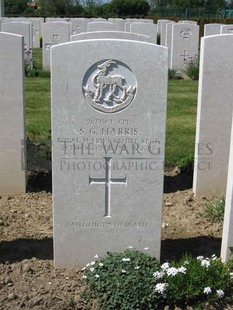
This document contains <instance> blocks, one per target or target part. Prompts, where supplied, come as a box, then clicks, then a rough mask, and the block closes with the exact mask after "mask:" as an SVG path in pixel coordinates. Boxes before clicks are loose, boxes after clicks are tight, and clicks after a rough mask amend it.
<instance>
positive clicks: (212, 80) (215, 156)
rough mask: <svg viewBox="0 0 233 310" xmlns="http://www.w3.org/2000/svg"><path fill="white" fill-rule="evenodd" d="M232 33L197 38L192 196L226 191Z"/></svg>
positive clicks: (231, 93)
mask: <svg viewBox="0 0 233 310" xmlns="http://www.w3.org/2000/svg"><path fill="white" fill-rule="evenodd" d="M232 50H233V35H229V34H228V35H215V36H207V37H203V38H202V39H201V55H200V73H199V93H198V110H197V127H196V128H197V129H196V147H195V148H196V149H195V169H194V181H193V190H194V193H195V195H196V196H202V195H205V196H213V195H215V196H216V195H224V196H225V193H226V182H227V169H228V161H229V147H230V133H231V121H232V98H233V87H232V83H231V81H232V80H233V53H232Z"/></svg>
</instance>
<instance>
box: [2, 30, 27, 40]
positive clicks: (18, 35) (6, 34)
mask: <svg viewBox="0 0 233 310" xmlns="http://www.w3.org/2000/svg"><path fill="white" fill-rule="evenodd" d="M0 36H2V37H3V36H8V37H9V36H11V37H15V38H20V39H22V38H23V36H22V35H20V34H15V33H11V32H4V31H0Z"/></svg>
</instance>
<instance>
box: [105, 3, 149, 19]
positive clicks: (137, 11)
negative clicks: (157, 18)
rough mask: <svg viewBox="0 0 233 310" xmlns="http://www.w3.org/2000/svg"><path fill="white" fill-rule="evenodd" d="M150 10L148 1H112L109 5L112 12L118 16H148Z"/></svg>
mask: <svg viewBox="0 0 233 310" xmlns="http://www.w3.org/2000/svg"><path fill="white" fill-rule="evenodd" d="M149 9H150V6H149V4H148V2H147V1H146V0H112V1H111V2H110V4H109V10H110V12H113V13H115V14H116V16H135V15H146V14H147V13H148V11H149Z"/></svg>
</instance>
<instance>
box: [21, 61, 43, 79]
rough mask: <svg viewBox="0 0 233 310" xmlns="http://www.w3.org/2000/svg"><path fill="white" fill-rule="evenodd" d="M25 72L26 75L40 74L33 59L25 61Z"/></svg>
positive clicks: (34, 75) (35, 75)
mask: <svg viewBox="0 0 233 310" xmlns="http://www.w3.org/2000/svg"><path fill="white" fill-rule="evenodd" d="M24 74H25V76H26V77H37V76H39V69H38V67H37V65H36V63H35V62H34V61H33V62H31V61H28V60H25V61H24Z"/></svg>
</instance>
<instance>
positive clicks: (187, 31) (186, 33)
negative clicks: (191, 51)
mask: <svg viewBox="0 0 233 310" xmlns="http://www.w3.org/2000/svg"><path fill="white" fill-rule="evenodd" d="M180 35H181V36H182V37H183V38H184V39H188V38H189V37H190V36H191V35H192V31H191V30H190V29H189V28H184V29H183V30H182V31H181V33H180Z"/></svg>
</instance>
